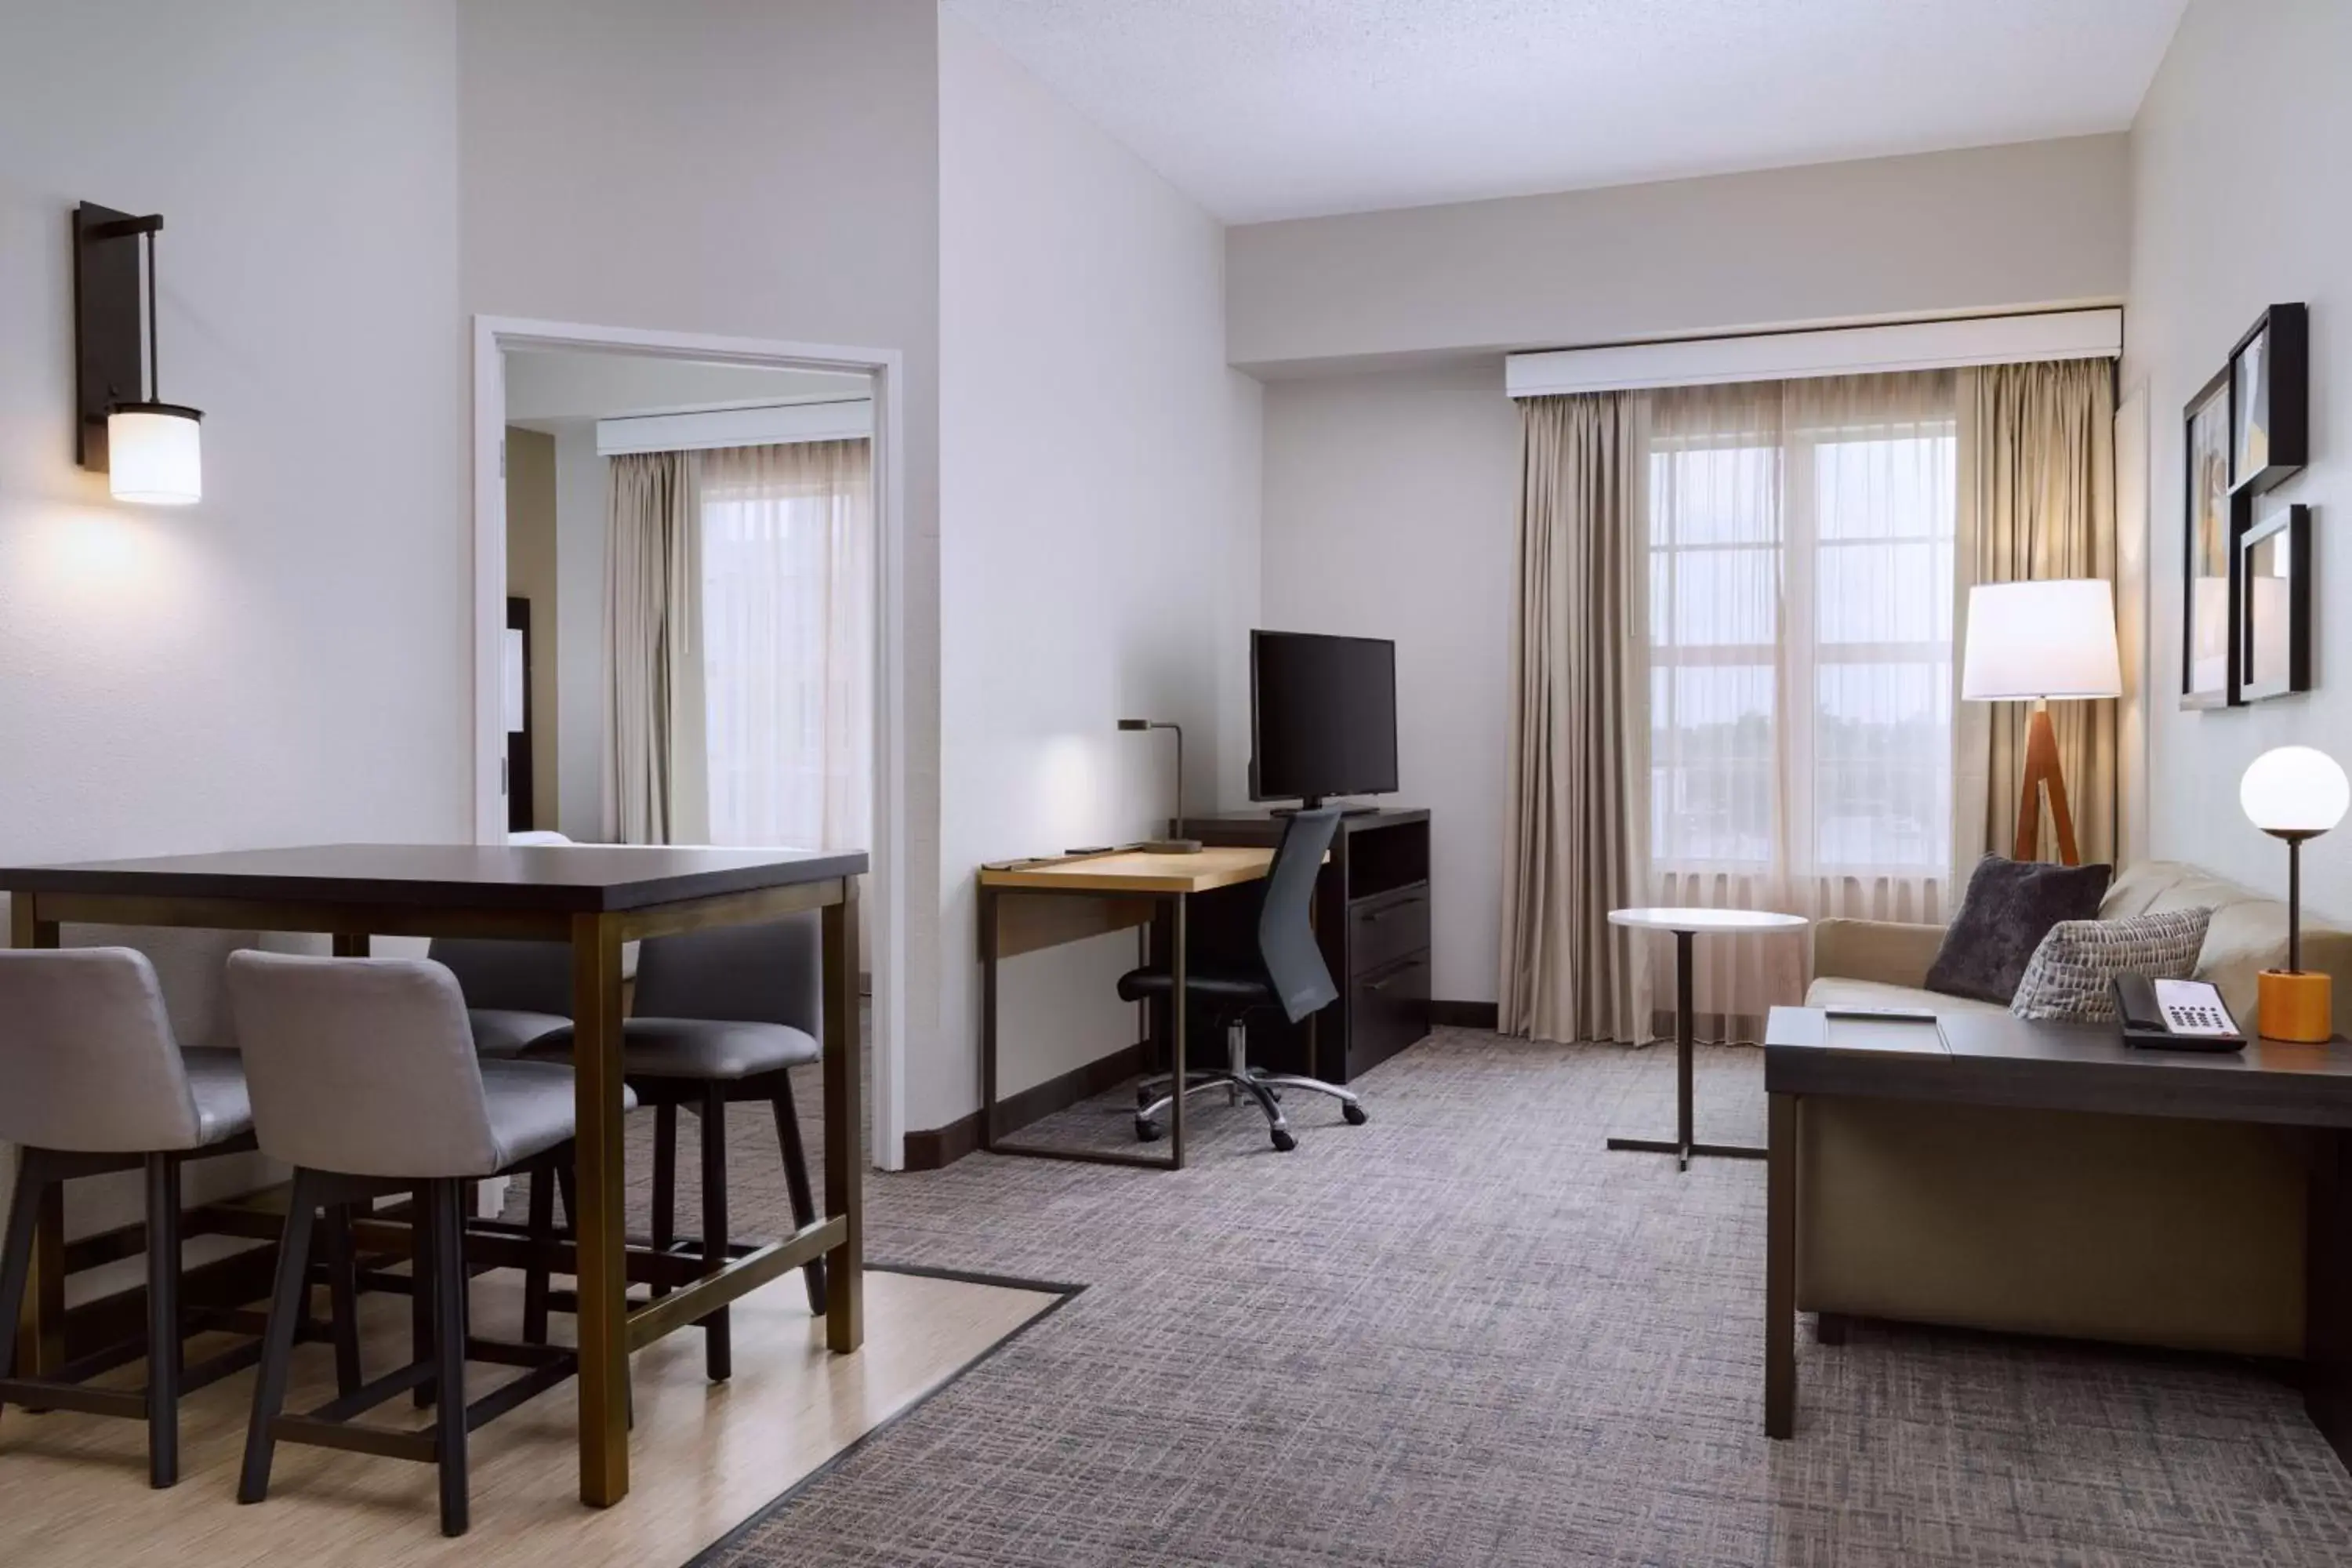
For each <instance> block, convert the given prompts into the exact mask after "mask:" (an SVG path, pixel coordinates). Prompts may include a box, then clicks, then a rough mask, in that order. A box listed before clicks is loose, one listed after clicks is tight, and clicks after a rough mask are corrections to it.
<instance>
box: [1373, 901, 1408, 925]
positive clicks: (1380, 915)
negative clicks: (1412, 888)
mask: <svg viewBox="0 0 2352 1568" xmlns="http://www.w3.org/2000/svg"><path fill="white" fill-rule="evenodd" d="M1420 902H1421V900H1419V899H1406V900H1402V902H1400V903H1393V904H1390V905H1388V906H1387V907H1385V908H1383V909H1377V910H1373V911H1372V912H1371V913H1370V914H1368V915H1366V916H1365V917H1364V923H1365V924H1366V925H1378V924H1380V923H1381V921H1384V920H1386V919H1388V918H1389V917H1390V916H1391V915H1401V914H1402V913H1404V912H1405V910H1409V909H1412V908H1413V907H1414V906H1415V905H1417V904H1419V903H1420Z"/></svg>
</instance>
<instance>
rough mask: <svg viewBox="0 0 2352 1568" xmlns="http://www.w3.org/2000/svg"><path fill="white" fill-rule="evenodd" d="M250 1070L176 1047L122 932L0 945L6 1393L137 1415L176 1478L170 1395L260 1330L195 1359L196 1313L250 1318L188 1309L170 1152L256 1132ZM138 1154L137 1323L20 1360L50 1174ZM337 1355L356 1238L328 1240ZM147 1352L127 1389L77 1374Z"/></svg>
mask: <svg viewBox="0 0 2352 1568" xmlns="http://www.w3.org/2000/svg"><path fill="white" fill-rule="evenodd" d="M252 1129H253V1117H252V1113H251V1110H249V1109H248V1106H247V1097H246V1084H245V1071H244V1068H243V1066H242V1065H241V1064H240V1063H239V1061H238V1059H237V1054H236V1052H235V1051H231V1050H214V1049H201V1048H200V1049H194V1050H189V1051H185V1052H183V1051H182V1050H181V1049H180V1047H179V1046H178V1045H177V1044H176V1043H175V1042H174V1041H173V1037H172V1026H171V1023H170V1020H169V1019H168V1018H167V1016H165V1014H164V1010H163V988H162V986H161V985H159V984H157V982H156V979H155V970H154V967H153V965H152V964H151V963H149V962H148V960H147V956H146V954H144V953H142V952H137V951H135V950H133V949H131V948H127V947H85V948H69V949H62V950H58V949H37V950H0V1141H5V1142H11V1143H15V1144H17V1145H19V1146H20V1149H21V1152H20V1154H19V1157H18V1164H17V1169H16V1198H15V1201H14V1203H13V1204H12V1205H10V1208H9V1214H8V1231H7V1240H6V1243H5V1249H0V1331H5V1336H6V1337H5V1341H0V1400H15V1401H16V1403H17V1404H19V1405H29V1406H31V1407H33V1408H35V1409H49V1408H55V1409H59V1410H75V1411H80V1412H83V1413H85V1414H89V1415H119V1416H125V1417H129V1418H131V1419H134V1420H144V1421H145V1422H146V1423H147V1479H148V1481H149V1482H150V1484H152V1485H153V1486H157V1487H168V1486H170V1485H172V1484H173V1482H174V1481H176V1480H177V1479H179V1468H180V1458H179V1450H180V1413H179V1403H180V1395H181V1394H190V1393H194V1391H195V1390H197V1389H200V1388H203V1387H205V1385H207V1384H212V1383H215V1382H218V1381H219V1380H220V1379H221V1378H224V1377H226V1376H228V1375H229V1374H230V1373H235V1372H238V1371H241V1370H243V1369H244V1368H246V1367H248V1366H251V1365H252V1364H253V1363H255V1362H256V1361H257V1360H259V1359H260V1354H261V1342H260V1340H259V1339H258V1338H255V1339H252V1340H249V1341H247V1342H246V1343H244V1344H241V1345H238V1346H236V1348H234V1349H232V1350H229V1351H226V1352H223V1353H221V1354H219V1355H216V1356H214V1357H212V1358H210V1359H209V1360H206V1361H205V1362H203V1363H199V1364H197V1365H195V1366H189V1365H187V1364H186V1361H185V1355H184V1339H185V1336H186V1335H187V1334H188V1333H189V1332H190V1331H191V1327H192V1325H193V1326H194V1328H197V1329H203V1328H219V1327H233V1328H248V1329H249V1328H256V1327H257V1326H258V1321H257V1320H256V1319H254V1318H253V1317H252V1315H251V1314H247V1313H236V1312H208V1311H191V1310H184V1309H183V1307H182V1305H181V1302H180V1241H181V1216H180V1167H181V1166H182V1165H183V1164H184V1163H186V1162H188V1161H190V1160H203V1159H210V1158H212V1157H214V1156H215V1155H220V1154H236V1153H242V1152H247V1151H249V1150H251V1149H252V1148H253V1146H254V1140H253V1131H252ZM142 1169H143V1170H144V1171H145V1172H146V1176H147V1331H146V1333H145V1334H144V1335H143V1336H140V1337H136V1338H133V1339H131V1340H127V1341H125V1342H122V1343H121V1344H118V1345H113V1346H110V1347H108V1348H106V1349H104V1350H100V1351H96V1352H91V1353H89V1354H87V1355H84V1356H82V1357H81V1358H80V1359H79V1360H77V1361H74V1362H71V1363H68V1364H67V1365H66V1366H64V1367H63V1368H61V1369H59V1370H58V1371H57V1372H56V1373H51V1374H49V1375H47V1376H43V1375H40V1374H39V1373H37V1372H36V1373H31V1374H27V1375H23V1376H19V1375H17V1374H16V1373H17V1369H16V1365H15V1361H16V1354H17V1343H18V1336H17V1335H16V1323H17V1321H18V1320H19V1317H20V1315H21V1314H22V1312H23V1310H24V1300H25V1289H26V1281H27V1279H28V1278H29V1276H30V1275H31V1272H32V1262H33V1249H34V1246H35V1239H36V1231H37V1226H38V1225H39V1222H40V1214H41V1209H42V1205H43V1202H44V1200H45V1199H46V1198H47V1195H48V1194H49V1191H50V1189H51V1188H53V1187H58V1186H61V1185H63V1184H65V1183H66V1182H68V1181H69V1180H72V1179H74V1178H76V1177H80V1176H95V1175H102V1174H105V1173H110V1172H114V1171H135V1170H142ZM330 1250H331V1252H333V1253H334V1254H335V1260H336V1262H337V1264H338V1265H339V1267H338V1268H336V1269H335V1270H334V1271H333V1273H332V1280H333V1283H334V1286H335V1296H336V1302H335V1325H336V1342H337V1346H338V1352H339V1355H338V1361H339V1364H340V1363H341V1349H342V1347H343V1346H344V1345H345V1344H346V1343H348V1344H349V1345H350V1346H352V1347H353V1349H354V1350H355V1349H356V1346H357V1343H358V1340H357V1334H356V1329H355V1326H354V1324H353V1321H352V1316H351V1312H350V1305H351V1300H352V1289H351V1273H350V1267H349V1262H350V1254H349V1251H348V1248H346V1247H341V1245H336V1246H333V1247H331V1248H330ZM142 1355H143V1356H145V1357H146V1358H147V1384H146V1386H145V1388H143V1389H142V1390H136V1391H124V1390H117V1389H99V1388H90V1387H87V1386H85V1385H84V1384H85V1383H86V1380H87V1379H89V1378H90V1377H92V1376H95V1375H96V1374H98V1373H101V1372H105V1371H108V1370H110V1369H111V1368H114V1367H117V1366H121V1365H123V1364H125V1363H129V1362H131V1361H135V1360H137V1359H139V1357H141V1356H142Z"/></svg>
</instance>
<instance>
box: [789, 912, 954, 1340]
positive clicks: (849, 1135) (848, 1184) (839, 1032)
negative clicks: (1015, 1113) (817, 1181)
mask: <svg viewBox="0 0 2352 1568" xmlns="http://www.w3.org/2000/svg"><path fill="white" fill-rule="evenodd" d="M990 951H991V952H994V943H993V942H991V943H990ZM989 968H990V971H991V973H993V972H994V969H995V963H994V961H993V959H992V960H991V962H990V964H989ZM989 1016H991V1017H992V1018H993V1017H994V1016H995V1005H994V998H993V997H991V998H990V1008H989ZM860 1055H861V1053H860V1051H859V1048H858V1027H857V879H856V878H855V877H844V878H843V879H841V900H840V902H838V903H832V904H827V905H825V906H824V1212H825V1216H826V1217H827V1218H834V1217H835V1216H838V1217H839V1218H840V1219H841V1220H842V1221H843V1222H844V1225H845V1227H846V1234H845V1236H844V1237H842V1242H841V1245H840V1246H839V1247H835V1248H834V1249H833V1250H832V1251H831V1252H828V1253H826V1254H825V1255H824V1289H825V1297H824V1300H825V1306H824V1342H825V1346H826V1348H828V1349H830V1350H832V1351H834V1352H837V1353H841V1354H846V1353H847V1352H851V1351H854V1350H856V1348H857V1347H858V1346H859V1345H861V1344H863V1343H865V1342H866V1272H865V1270H866V1217H865V1216H866V1205H865V1178H866V1160H865V1147H866V1129H865V1125H864V1123H865V1118H864V1116H863V1115H862V1114H861V1113H860V1110H859V1100H860V1096H859V1094H858V1089H859V1077H860V1074H861V1073H862V1072H863V1071H864V1067H863V1064H862V1063H861V1062H860V1060H859V1057H860ZM984 1119H985V1112H983V1120H984Z"/></svg>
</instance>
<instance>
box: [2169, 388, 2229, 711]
mask: <svg viewBox="0 0 2352 1568" xmlns="http://www.w3.org/2000/svg"><path fill="white" fill-rule="evenodd" d="M2230 391H2231V372H2230V371H2228V370H2224V371H2222V372H2221V374H2219V375H2217V376H2215V377H2214V378H2213V379H2212V380H2211V381H2209V382H2207V383H2206V384H2205V385H2204V388H2203V389H2202V390H2201V391H2200V392H2199V393H2198V394H2197V395H2196V396H2195V397H2193V398H2191V399H2189V406H2188V407H2187V408H2186V409H2185V410H2183V411H2182V416H2181V417H2182V422H2183V429H2182V434H2183V447H2184V450H2185V452H2186V459H2185V461H2184V463H2183V465H2182V468H2183V472H2182V486H2183V489H2184V493H2185V499H2186V506H2185V508H2184V510H2183V514H2182V515H2183V516H2184V517H2185V518H2186V519H2187V522H2188V526H2187V528H2186V529H2185V530H2184V531H2183V532H2184V550H2185V558H2184V559H2185V570H2184V571H2183V572H2182V574H2181V594H2182V603H2181V616H2180V652H2181V658H2180V702H2181V706H2182V707H2184V708H2221V707H2227V706H2229V705H2230V704H2231V703H2233V702H2235V701H2236V700H2238V683H2237V664H2238V661H2237V638H2238V627H2237V625H2236V622H2237V608H2238V605H2237V595H2236V594H2235V593H2234V592H2233V584H2234V573H2235V569H2236V566H2237V531H2236V528H2235V526H2234V523H2235V519H2236V511H2237V503H2238V500H2239V498H2238V497H2237V496H2235V495H2233V494H2232V493H2231V488H2230V449H2231V435H2232V430H2231V419H2230V406H2231V398H2230Z"/></svg>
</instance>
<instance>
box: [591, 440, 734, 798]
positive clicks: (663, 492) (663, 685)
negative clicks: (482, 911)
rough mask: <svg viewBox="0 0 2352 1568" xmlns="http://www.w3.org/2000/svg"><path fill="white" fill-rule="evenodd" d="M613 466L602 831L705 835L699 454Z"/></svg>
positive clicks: (637, 456) (646, 457)
mask: <svg viewBox="0 0 2352 1568" xmlns="http://www.w3.org/2000/svg"><path fill="white" fill-rule="evenodd" d="M610 464H611V468H610V474H611V480H612V510H611V514H610V528H609V529H608V531H607V534H606V540H605V572H604V584H605V585H604V647H605V653H606V663H607V669H606V680H605V710H604V733H605V737H606V739H605V748H606V749H605V755H604V836H605V837H606V838H608V839H610V840H611V841H612V842H614V843H617V844H677V843H695V842H699V841H701V840H702V839H704V838H706V837H708V834H707V831H706V828H705V825H704V823H703V822H702V821H701V820H700V819H699V818H700V815H701V813H702V811H703V809H704V807H703V806H702V804H701V803H702V801H703V800H704V798H705V791H704V788H703V784H702V778H701V772H702V755H703V742H702V664H701V659H700V658H699V657H698V654H697V653H696V651H695V650H696V647H697V646H698V643H697V637H696V620H697V605H698V600H699V598H700V596H701V595H700V589H701V581H702V562H701V537H702V527H701V512H700V505H699V502H698V500H697V498H696V494H695V489H696V487H695V475H694V464H693V460H692V458H690V457H689V456H688V454H686V453H683V452H641V453H631V454H629V455H627V456H625V457H619V458H611V459H610Z"/></svg>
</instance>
